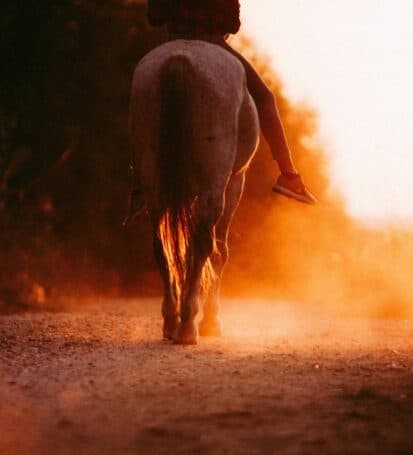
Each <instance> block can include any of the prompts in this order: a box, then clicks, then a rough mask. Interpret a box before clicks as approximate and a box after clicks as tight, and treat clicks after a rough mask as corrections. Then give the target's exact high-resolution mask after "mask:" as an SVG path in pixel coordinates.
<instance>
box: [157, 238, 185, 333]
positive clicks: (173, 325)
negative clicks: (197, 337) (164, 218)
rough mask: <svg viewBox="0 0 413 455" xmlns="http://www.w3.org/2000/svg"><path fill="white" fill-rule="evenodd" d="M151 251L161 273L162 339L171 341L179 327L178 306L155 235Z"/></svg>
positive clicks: (158, 241) (160, 243)
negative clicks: (162, 290)
mask: <svg viewBox="0 0 413 455" xmlns="http://www.w3.org/2000/svg"><path fill="white" fill-rule="evenodd" d="M153 250H154V254H155V259H156V261H157V263H158V266H159V270H160V272H161V277H162V283H163V289H164V292H163V300H162V316H163V336H164V338H168V339H173V337H174V336H175V334H176V331H177V329H178V326H179V311H178V304H177V300H176V296H175V295H174V292H173V289H172V287H171V284H170V279H169V271H168V265H167V262H166V258H165V255H164V252H163V247H162V242H161V240H160V239H159V237H158V235H157V234H156V233H154V236H153Z"/></svg>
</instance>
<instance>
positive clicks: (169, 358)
mask: <svg viewBox="0 0 413 455" xmlns="http://www.w3.org/2000/svg"><path fill="white" fill-rule="evenodd" d="M158 313H159V302H155V301H149V300H141V301H136V300H135V301H116V302H103V303H99V305H97V304H87V305H86V304H85V305H83V306H79V307H78V308H77V309H72V310H70V311H64V312H59V313H51V312H36V313H24V314H17V315H8V316H1V317H0V454H1V455H9V454H10V455H15V454H30V455H37V454H76V455H83V454H85V455H86V454H87V455H89V454H99V455H104V454H147V453H148V454H167V453H168V454H171V453H173V454H175V453H176V454H192V453H194V454H204V453H205V454H221V453H228V454H232V453H243V454H272V453H274V454H275V453H277V454H379V453H383V454H406V455H407V454H412V453H413V433H412V429H413V321H383V320H382V321H376V320H375V321H373V320H362V319H348V318H347V319H335V318H325V317H322V316H320V315H315V314H310V313H306V312H305V311H304V310H299V309H298V305H292V304H289V305H287V304H281V303H269V302H252V301H241V302H236V301H230V300H228V301H225V302H224V305H223V321H224V326H225V336H224V337H222V338H220V339H217V338H211V339H201V341H200V344H199V345H198V346H196V347H181V346H175V345H172V344H171V343H170V342H167V341H163V340H162V339H161V337H160V334H161V320H160V317H159V316H158Z"/></svg>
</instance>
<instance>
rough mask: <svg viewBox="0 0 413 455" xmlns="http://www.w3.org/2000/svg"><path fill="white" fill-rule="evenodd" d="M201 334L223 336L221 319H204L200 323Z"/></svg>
mask: <svg viewBox="0 0 413 455" xmlns="http://www.w3.org/2000/svg"><path fill="white" fill-rule="evenodd" d="M199 334H200V335H201V336H202V337H220V336H222V323H221V321H220V319H219V318H214V319H202V321H201V322H200V323H199Z"/></svg>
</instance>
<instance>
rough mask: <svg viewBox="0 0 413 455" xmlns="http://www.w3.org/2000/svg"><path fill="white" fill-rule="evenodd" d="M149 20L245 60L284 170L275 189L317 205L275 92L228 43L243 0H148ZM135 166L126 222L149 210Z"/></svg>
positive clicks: (273, 148)
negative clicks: (299, 168)
mask: <svg viewBox="0 0 413 455" xmlns="http://www.w3.org/2000/svg"><path fill="white" fill-rule="evenodd" d="M148 19H149V22H150V24H151V25H153V26H161V25H165V24H166V25H167V28H168V33H169V39H170V40H175V39H196V40H202V41H208V42H211V43H213V44H216V45H218V46H221V47H223V48H224V49H226V50H227V51H228V52H230V53H231V54H232V55H234V56H235V57H236V58H237V59H238V60H239V61H240V62H241V64H242V65H243V67H244V69H245V73H246V77H247V85H248V90H249V92H250V93H251V96H252V98H253V99H254V101H255V104H256V106H257V111H258V116H259V120H260V125H261V130H262V133H263V135H264V137H265V139H266V141H267V143H268V145H269V147H270V149H271V153H272V156H273V158H274V160H275V161H276V162H277V163H278V166H279V168H280V171H281V175H280V176H279V177H278V178H277V180H276V182H275V184H274V186H273V191H274V192H276V193H279V194H282V195H284V196H288V197H291V198H293V199H296V200H297V201H300V202H304V203H307V204H314V203H315V202H316V201H317V200H316V198H315V197H314V196H313V195H312V194H311V192H310V191H309V190H308V189H307V188H306V187H305V185H304V183H303V181H302V179H301V176H300V174H299V173H298V172H297V170H296V168H295V166H294V163H293V160H292V157H291V152H290V149H289V147H288V144H287V140H286V137H285V133H284V129H283V126H282V123H281V120H280V116H279V113H278V109H277V105H276V102H275V98H274V95H273V93H272V92H271V90H270V89H269V88H268V87H267V86H266V85H265V83H264V82H263V80H262V79H261V78H260V76H259V75H258V74H257V72H256V71H255V69H254V68H253V67H252V65H251V64H250V63H249V62H248V61H247V60H246V59H245V58H244V57H243V56H242V55H240V54H239V53H238V52H236V51H235V50H234V49H233V48H232V47H231V46H230V45H229V44H228V43H227V42H226V38H227V37H228V35H229V34H235V33H237V32H238V30H239V28H240V26H241V23H240V4H239V0H197V1H194V0H148ZM132 167H133V172H134V184H133V188H132V191H131V193H130V198H129V216H128V218H127V219H126V220H125V224H128V223H129V222H130V221H132V220H133V219H134V218H136V216H137V215H139V214H140V213H142V212H143V211H144V209H145V199H144V193H143V188H142V185H141V183H140V179H139V177H140V176H139V169H137V168H136V166H135V165H132Z"/></svg>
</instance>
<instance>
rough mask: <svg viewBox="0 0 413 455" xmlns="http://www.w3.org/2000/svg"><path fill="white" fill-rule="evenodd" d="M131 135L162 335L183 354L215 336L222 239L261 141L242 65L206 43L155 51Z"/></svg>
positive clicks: (139, 81)
mask: <svg viewBox="0 0 413 455" xmlns="http://www.w3.org/2000/svg"><path fill="white" fill-rule="evenodd" d="M130 136H131V145H132V153H133V155H134V159H135V162H136V163H139V165H138V168H139V170H140V177H141V181H142V185H143V188H144V193H145V197H146V203H147V210H148V213H149V216H150V220H151V225H152V230H153V250H154V255H155V258H156V261H157V264H158V266H159V271H160V274H161V278H162V283H163V294H164V295H163V302H162V315H163V335H164V337H165V338H167V339H172V340H173V341H174V342H175V343H177V344H185V345H187V344H197V342H198V336H199V335H201V336H220V335H221V333H222V327H221V321H220V319H219V316H218V313H219V292H220V281H221V277H222V272H223V269H224V266H225V264H226V262H227V260H228V233H229V228H230V224H231V220H232V218H233V215H234V212H235V210H236V208H237V206H238V204H239V201H240V199H241V196H242V193H243V189H244V184H245V174H246V171H247V169H248V167H249V166H250V163H251V161H252V159H253V156H254V154H255V152H256V149H257V146H258V140H259V120H258V115H257V110H256V106H255V104H254V101H253V99H252V98H251V95H250V94H249V92H248V89H247V83H246V76H245V71H244V69H243V67H242V65H241V63H240V62H239V61H238V60H237V59H236V58H235V57H234V56H233V55H231V54H230V53H229V52H227V51H226V50H225V49H223V48H221V47H220V46H218V45H215V44H212V43H208V42H204V41H198V40H180V39H178V40H175V41H169V42H167V43H165V44H162V45H160V46H158V47H157V48H155V49H154V50H152V51H151V52H149V53H148V54H147V55H146V56H145V57H144V58H143V59H142V60H141V61H140V62H139V63H138V65H137V67H136V69H135V72H134V76H133V82H132V91H131V98H130ZM201 301H203V302H204V304H203V318H202V320H201V321H200V323H199V326H198V324H197V320H198V318H197V316H198V312H199V310H200V302H201Z"/></svg>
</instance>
